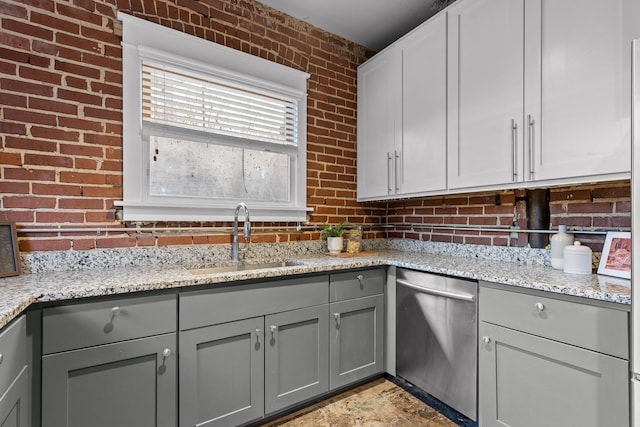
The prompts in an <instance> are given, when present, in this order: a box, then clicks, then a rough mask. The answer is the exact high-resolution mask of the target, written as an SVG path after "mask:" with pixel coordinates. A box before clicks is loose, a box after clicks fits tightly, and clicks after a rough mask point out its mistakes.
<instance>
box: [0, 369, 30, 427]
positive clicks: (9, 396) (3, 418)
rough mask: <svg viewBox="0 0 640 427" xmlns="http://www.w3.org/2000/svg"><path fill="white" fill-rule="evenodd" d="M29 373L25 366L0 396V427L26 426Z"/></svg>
mask: <svg viewBox="0 0 640 427" xmlns="http://www.w3.org/2000/svg"><path fill="white" fill-rule="evenodd" d="M28 380H29V375H28V371H27V367H26V366H25V367H24V368H22V371H20V374H19V375H18V377H17V378H16V379H15V380H14V381H13V383H11V385H10V386H9V388H8V389H7V390H5V391H4V393H3V394H2V397H0V427H27V426H28V425H29V424H28V417H29V403H28V399H29V397H28V396H29V395H28V391H29V387H28Z"/></svg>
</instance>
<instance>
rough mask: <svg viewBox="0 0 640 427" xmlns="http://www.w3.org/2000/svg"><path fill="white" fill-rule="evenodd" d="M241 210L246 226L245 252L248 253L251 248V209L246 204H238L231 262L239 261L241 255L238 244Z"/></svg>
mask: <svg viewBox="0 0 640 427" xmlns="http://www.w3.org/2000/svg"><path fill="white" fill-rule="evenodd" d="M240 210H243V211H244V226H243V230H242V231H243V233H242V235H243V236H244V248H243V249H242V250H243V251H246V250H247V249H248V248H249V241H250V239H251V219H250V218H249V208H248V207H247V205H245V204H244V203H238V206H236V210H235V212H234V214H233V238H232V240H231V260H233V261H238V258H239V253H240V245H239V242H238V215H239V214H240Z"/></svg>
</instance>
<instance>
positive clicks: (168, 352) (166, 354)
mask: <svg viewBox="0 0 640 427" xmlns="http://www.w3.org/2000/svg"><path fill="white" fill-rule="evenodd" d="M169 356H171V349H170V348H168V347H167V348H165V349H164V350H162V357H164V358H165V359H166V358H167V357H169Z"/></svg>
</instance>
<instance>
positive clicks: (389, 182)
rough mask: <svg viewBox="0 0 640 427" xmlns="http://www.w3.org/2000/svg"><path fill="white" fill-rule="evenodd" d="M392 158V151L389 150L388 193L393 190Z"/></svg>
mask: <svg viewBox="0 0 640 427" xmlns="http://www.w3.org/2000/svg"><path fill="white" fill-rule="evenodd" d="M392 160H393V158H392V157H391V153H390V152H388V151H387V193H388V194H391V193H392V192H393V187H392V186H391V168H392Z"/></svg>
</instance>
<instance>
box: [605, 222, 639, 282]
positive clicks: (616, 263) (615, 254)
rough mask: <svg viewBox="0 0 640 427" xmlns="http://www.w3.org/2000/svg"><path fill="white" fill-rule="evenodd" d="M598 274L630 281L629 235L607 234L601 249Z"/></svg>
mask: <svg viewBox="0 0 640 427" xmlns="http://www.w3.org/2000/svg"><path fill="white" fill-rule="evenodd" d="M598 274H606V275H608V276H616V277H622V278H624V279H631V233H630V232H609V233H607V238H606V240H605V241H604V247H603V248H602V258H600V264H599V265H598Z"/></svg>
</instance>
